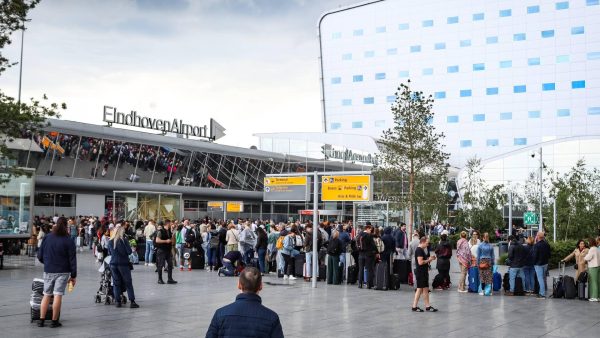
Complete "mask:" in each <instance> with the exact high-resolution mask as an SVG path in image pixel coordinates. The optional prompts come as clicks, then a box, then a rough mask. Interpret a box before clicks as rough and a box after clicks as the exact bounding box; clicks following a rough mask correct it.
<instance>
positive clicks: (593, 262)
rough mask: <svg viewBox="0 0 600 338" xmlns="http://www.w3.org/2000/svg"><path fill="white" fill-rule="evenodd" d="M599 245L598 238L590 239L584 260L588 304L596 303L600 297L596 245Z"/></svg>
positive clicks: (599, 276)
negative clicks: (585, 263)
mask: <svg viewBox="0 0 600 338" xmlns="http://www.w3.org/2000/svg"><path fill="white" fill-rule="evenodd" d="M599 244H600V237H598V238H596V239H594V238H590V240H589V245H590V250H589V251H588V253H587V255H585V257H584V259H585V261H586V262H587V264H588V279H589V286H588V287H589V292H590V299H589V300H590V302H598V301H600V300H599V297H600V249H598V247H597V245H599Z"/></svg>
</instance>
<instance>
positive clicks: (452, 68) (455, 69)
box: [448, 66, 458, 73]
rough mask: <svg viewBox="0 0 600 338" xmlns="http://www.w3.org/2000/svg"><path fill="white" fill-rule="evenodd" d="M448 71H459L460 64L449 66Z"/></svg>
mask: <svg viewBox="0 0 600 338" xmlns="http://www.w3.org/2000/svg"><path fill="white" fill-rule="evenodd" d="M448 73H458V66H448Z"/></svg>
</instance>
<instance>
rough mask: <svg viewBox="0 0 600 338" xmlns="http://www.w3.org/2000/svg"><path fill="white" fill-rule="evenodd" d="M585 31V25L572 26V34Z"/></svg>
mask: <svg viewBox="0 0 600 338" xmlns="http://www.w3.org/2000/svg"><path fill="white" fill-rule="evenodd" d="M583 33H585V27H583V26H577V27H573V28H571V35H579V34H583Z"/></svg>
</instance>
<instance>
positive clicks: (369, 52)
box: [365, 50, 375, 58]
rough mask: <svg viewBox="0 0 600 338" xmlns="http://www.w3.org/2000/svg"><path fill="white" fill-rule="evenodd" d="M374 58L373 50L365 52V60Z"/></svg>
mask: <svg viewBox="0 0 600 338" xmlns="http://www.w3.org/2000/svg"><path fill="white" fill-rule="evenodd" d="M374 56H375V51H374V50H368V51H366V52H365V57H366V58H372V57H374Z"/></svg>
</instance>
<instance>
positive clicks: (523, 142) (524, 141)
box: [513, 137, 527, 146]
mask: <svg viewBox="0 0 600 338" xmlns="http://www.w3.org/2000/svg"><path fill="white" fill-rule="evenodd" d="M513 144H514V145H516V146H526V145H527V138H526V137H517V138H515V139H514V143H513Z"/></svg>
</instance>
